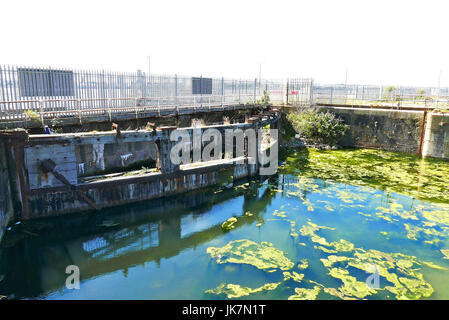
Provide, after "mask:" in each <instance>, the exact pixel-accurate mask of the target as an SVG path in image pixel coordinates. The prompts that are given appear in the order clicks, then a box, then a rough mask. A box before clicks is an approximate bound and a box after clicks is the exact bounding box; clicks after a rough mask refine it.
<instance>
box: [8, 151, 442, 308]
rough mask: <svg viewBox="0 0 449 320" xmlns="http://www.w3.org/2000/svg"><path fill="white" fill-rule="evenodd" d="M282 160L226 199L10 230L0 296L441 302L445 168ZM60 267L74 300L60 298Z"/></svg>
mask: <svg viewBox="0 0 449 320" xmlns="http://www.w3.org/2000/svg"><path fill="white" fill-rule="evenodd" d="M284 158H286V161H285V162H284V165H283V167H281V168H280V170H279V174H278V175H276V176H273V177H269V178H266V179H255V180H250V181H243V182H240V183H239V184H238V185H234V186H233V187H232V188H228V189H226V188H225V189H220V190H218V189H215V188H210V189H205V190H200V191H196V192H191V193H189V194H183V195H180V196H176V197H170V198H165V199H160V200H155V201H148V202H144V203H138V204H133V205H127V206H122V207H116V208H112V209H107V210H103V211H101V212H100V213H86V214H76V215H71V216H67V217H62V218H55V219H46V220H38V221H32V222H27V223H23V222H22V223H20V224H17V225H13V226H12V227H11V230H10V231H8V232H7V234H6V237H5V239H4V241H3V243H2V244H1V248H0V294H2V295H14V297H15V298H39V299H224V298H242V299H288V298H291V299H293V298H296V299H302V298H308V299H340V298H342V299H448V298H449V260H447V257H448V256H449V250H447V249H449V241H448V237H449V233H448V230H449V204H448V203H449V191H448V186H449V163H447V162H443V161H436V160H421V159H418V158H416V157H413V156H407V155H403V154H396V153H389V152H380V151H373V150H338V151H316V150H303V151H301V152H295V151H290V152H286V153H285V154H284ZM232 217H235V218H236V219H231V220H229V225H230V230H224V229H223V228H222V224H223V222H225V221H227V220H228V219H230V218H232ZM446 250H447V251H446ZM68 265H76V266H78V267H79V269H80V273H81V284H80V289H79V290H69V289H67V288H66V286H65V282H66V277H67V276H68V275H67V274H66V273H65V270H66V267H67V266H68ZM377 275H378V276H377ZM370 276H371V278H370ZM367 279H368V284H369V286H368V285H367ZM376 279H378V280H379V281H378V283H376V281H375V280H376Z"/></svg>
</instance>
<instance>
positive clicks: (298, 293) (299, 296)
mask: <svg viewBox="0 0 449 320" xmlns="http://www.w3.org/2000/svg"><path fill="white" fill-rule="evenodd" d="M320 291H321V288H320V287H319V286H314V287H313V288H312V289H306V288H295V294H294V295H292V296H290V297H288V300H316V297H317V296H318V294H319V293H320Z"/></svg>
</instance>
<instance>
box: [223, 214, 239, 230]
mask: <svg viewBox="0 0 449 320" xmlns="http://www.w3.org/2000/svg"><path fill="white" fill-rule="evenodd" d="M236 222H237V218H235V217H232V218H229V219H228V220H226V221H225V222H223V223H222V225H221V228H222V229H223V230H224V231H229V230H232V229H234V228H235V226H234V224H235V223H236Z"/></svg>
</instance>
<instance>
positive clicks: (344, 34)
mask: <svg viewBox="0 0 449 320" xmlns="http://www.w3.org/2000/svg"><path fill="white" fill-rule="evenodd" d="M446 2H447V1H446ZM448 8H449V6H448V5H446V4H445V1H431V0H426V1H410V0H409V1H394V0H389V1H383V0H376V1H370V0H368V1H342V0H339V1H335V0H333V1H332V0H331V1H325V0H321V1H311V0H308V1H283V0H275V1H274V0H273V1H261V0H258V1H245V0H239V1H234V0H226V1H223V0H222V1H213V0H207V1H194V0H189V1H174V0H159V1H134V0H127V1H123V0H121V1H111V0H109V1H95V0H89V1H84V0H76V1H45V0H39V1H20V0H12V1H11V0H6V1H2V2H1V3H0V11H1V12H2V14H1V19H0V28H1V30H2V34H1V38H0V39H1V40H0V64H19V65H38V66H41V65H44V66H48V65H51V66H55V67H68V68H82V69H106V70H117V71H135V70H137V69H142V70H144V71H147V70H148V55H151V72H152V73H167V74H174V73H177V74H185V75H201V74H202V75H205V76H206V75H212V76H225V77H233V78H240V77H241V78H254V77H258V75H259V62H262V78H285V77H313V78H314V79H315V81H316V82H320V83H343V82H344V80H345V70H346V69H347V70H348V83H365V84H379V83H382V84H393V85H401V84H402V85H418V86H437V84H438V76H439V73H440V70H442V73H441V86H449V50H448V49H449V44H448V43H449V38H448V36H447V34H448V33H449V22H448V17H447V16H448V12H449V10H448Z"/></svg>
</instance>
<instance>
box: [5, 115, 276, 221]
mask: <svg viewBox="0 0 449 320" xmlns="http://www.w3.org/2000/svg"><path fill="white" fill-rule="evenodd" d="M279 117H280V113H279V112H278V111H275V112H274V113H269V114H263V115H261V116H260V117H253V118H250V119H248V122H245V123H237V124H219V125H213V126H203V127H189V128H182V129H184V130H186V131H185V132H188V134H189V135H190V138H191V139H192V138H194V137H193V135H194V132H195V134H197V133H198V132H204V131H205V130H207V129H215V130H216V131H218V132H220V133H221V134H222V137H224V136H225V134H224V133H225V132H226V130H229V129H231V130H242V131H245V130H247V129H255V132H259V130H258V128H259V127H261V126H266V125H271V124H273V123H276V122H277V121H279ZM176 129H177V128H176V127H160V128H157V129H156V130H133V131H121V132H117V131H108V132H88V133H68V134H52V135H28V134H27V133H26V132H25V131H20V132H17V131H7V132H6V131H3V132H0V138H1V137H3V138H4V139H5V141H8V142H5V144H4V145H3V146H4V148H5V150H7V151H8V152H7V153H6V154H7V156H6V158H8V157H9V162H11V163H13V164H14V168H12V171H13V177H14V181H12V183H11V184H12V185H13V188H14V190H15V193H16V194H17V196H16V197H15V198H17V202H18V205H17V208H18V209H17V210H16V217H17V218H18V219H34V218H41V217H49V216H59V215H64V214H67V213H72V212H79V211H86V210H98V209H100V208H103V207H110V206H116V205H122V204H126V203H130V202H136V201H143V200H149V199H155V198H160V197H164V196H167V195H173V194H178V193H183V192H187V191H191V190H195V189H199V188H204V187H208V186H212V185H216V184H222V185H224V186H229V185H231V186H232V183H233V181H235V180H237V179H241V178H245V177H250V176H253V175H256V174H257V173H258V170H257V169H258V164H257V159H253V158H252V156H251V155H249V154H248V142H245V143H244V146H245V152H244V153H245V156H243V157H242V156H237V155H236V156H235V157H231V158H228V157H227V156H226V155H225V154H223V155H224V156H225V157H224V158H222V159H220V160H214V161H206V162H201V161H200V162H198V161H197V162H194V163H187V164H181V165H179V164H173V163H172V161H171V158H170V151H171V149H172V147H173V145H174V144H176V143H177V142H175V141H171V140H170V133H171V132H172V131H173V130H176ZM5 137H7V139H6V138H5ZM224 143H225V141H224V139H223V141H222V149H223V150H224ZM202 145H203V147H204V145H205V142H204V141H203V144H202ZM8 155H9V156H8ZM256 158H257V155H256ZM254 160H255V162H256V164H254ZM5 161H6V162H8V159H5ZM194 161H195V160H194ZM49 162H51V163H52V166H53V167H52V169H51V170H46V169H45V165H43V164H44V163H49ZM3 177H4V175H3V174H2V175H1V176H0V179H3ZM1 191H2V189H0V192H1ZM5 192H6V191H5ZM13 198H14V197H13ZM1 203H2V202H0V204H1ZM8 208H9V207H8ZM1 221H2V225H6V223H7V221H6V220H5V219H4V221H5V222H4V223H3V220H1Z"/></svg>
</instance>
